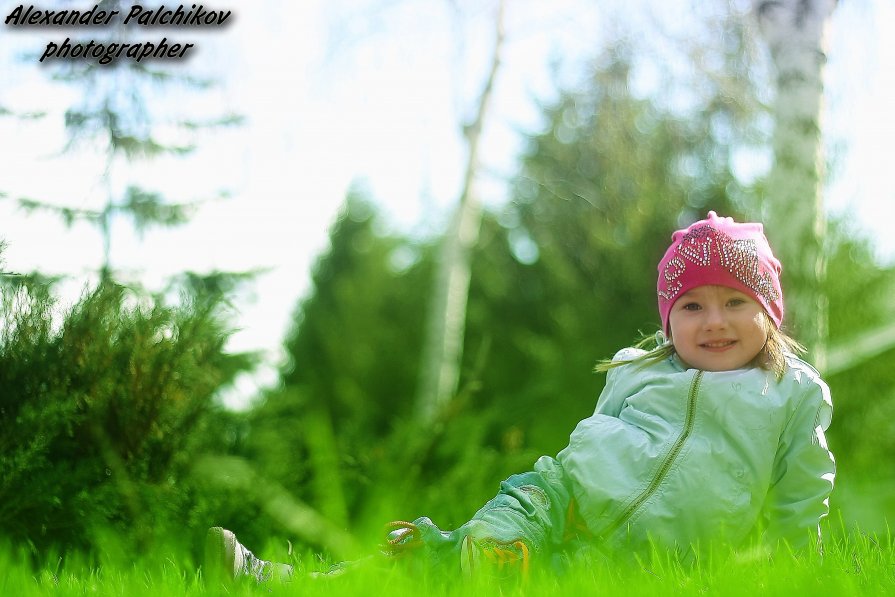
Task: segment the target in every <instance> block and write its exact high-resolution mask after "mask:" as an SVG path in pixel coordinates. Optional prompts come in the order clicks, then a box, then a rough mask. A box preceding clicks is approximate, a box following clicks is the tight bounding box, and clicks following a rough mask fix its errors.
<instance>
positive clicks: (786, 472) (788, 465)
mask: <svg viewBox="0 0 895 597" xmlns="http://www.w3.org/2000/svg"><path fill="white" fill-rule="evenodd" d="M832 413H833V407H832V403H831V401H830V394H829V389H828V388H827V386H826V384H825V383H824V382H823V381H821V380H820V379H815V380H813V381H812V383H811V384H810V385H809V387H808V391H807V392H806V393H805V395H804V396H803V398H802V400H801V402H800V404H799V405H798V407H797V409H796V411H795V412H794V413H793V415H792V417H791V418H790V421H789V423H788V424H787V425H786V428H785V429H784V431H783V434H782V436H781V438H780V443H779V445H778V449H777V456H776V459H775V463H774V471H773V477H772V479H771V487H770V490H769V491H768V495H767V498H766V500H765V505H764V523H765V532H764V539H765V542H767V543H770V544H774V543H777V542H779V541H781V540H783V541H786V542H787V543H788V544H789V545H790V546H792V547H796V548H798V547H803V546H804V545H805V544H806V543H808V541H809V536H810V535H816V536H817V537H818V538H819V537H820V530H819V526H818V523H819V521H820V519H821V518H823V517H824V516H826V515H827V513H828V511H829V496H830V492H831V491H832V490H833V480H834V477H835V473H836V465H835V461H834V459H833V454H832V453H831V452H830V450H829V449H828V448H827V441H826V437H825V435H824V431H826V429H827V428H828V427H829V425H830V420H831V418H832Z"/></svg>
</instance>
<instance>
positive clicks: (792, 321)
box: [753, 0, 836, 370]
mask: <svg viewBox="0 0 895 597" xmlns="http://www.w3.org/2000/svg"><path fill="white" fill-rule="evenodd" d="M753 6H754V9H755V13H756V15H757V18H758V23H759V28H760V31H761V34H762V37H763V38H764V40H765V42H766V43H767V45H768V48H769V50H770V55H771V58H772V60H773V62H774V66H775V69H776V81H775V83H776V84H775V89H776V97H775V100H774V105H773V113H774V117H775V128H774V135H773V148H774V166H773V168H772V170H771V173H770V176H769V179H768V190H767V198H768V201H767V203H766V205H765V214H764V215H765V218H766V219H767V221H768V222H769V226H768V228H769V231H768V232H769V236H771V241H772V245H773V246H774V249H775V251H776V252H777V253H778V256H779V257H780V260H781V261H782V263H783V283H784V284H785V293H786V311H787V315H786V319H787V323H788V325H789V327H790V328H791V329H792V330H793V332H794V334H795V336H796V337H797V338H798V339H799V340H800V341H801V342H802V343H803V344H805V346H806V347H807V348H808V351H809V358H810V359H811V360H812V361H813V362H814V363H815V365H816V366H817V367H818V368H819V369H821V370H823V369H824V367H825V361H826V358H825V343H826V335H827V299H826V296H825V294H824V292H823V287H824V272H825V265H824V253H823V244H824V237H825V234H826V219H825V216H824V207H823V193H822V188H821V185H822V182H823V172H824V167H823V162H824V153H823V144H822V142H821V107H822V98H823V89H824V87H823V68H824V64H825V63H826V53H825V49H824V44H825V33H826V29H827V25H828V23H829V20H830V15H831V14H832V12H833V9H834V8H835V6H836V0H755V1H754V4H753Z"/></svg>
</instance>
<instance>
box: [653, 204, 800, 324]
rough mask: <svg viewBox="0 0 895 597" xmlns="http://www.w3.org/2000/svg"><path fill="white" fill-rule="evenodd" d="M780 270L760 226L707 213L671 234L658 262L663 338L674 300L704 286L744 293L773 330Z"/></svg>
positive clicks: (778, 315) (778, 316)
mask: <svg viewBox="0 0 895 597" xmlns="http://www.w3.org/2000/svg"><path fill="white" fill-rule="evenodd" d="M781 269H782V267H781V265H780V262H779V261H778V260H777V258H776V257H774V254H773V253H772V252H771V246H770V245H769V244H768V239H767V238H765V235H764V228H763V227H762V225H761V224H758V223H744V224H740V223H738V222H734V221H733V218H719V217H718V215H717V214H716V213H715V212H713V211H710V212H709V215H708V217H707V218H706V219H705V220H700V221H698V222H696V223H694V224H692V225H691V226H690V227H689V228H686V229H684V230H678V231H677V232H675V233H674V234H673V235H672V236H671V246H670V247H668V250H667V251H666V252H665V256H664V257H663V258H662V261H660V262H659V282H658V284H657V291H658V294H659V315H660V316H661V317H662V329H663V330H664V331H665V333H666V334H668V313H669V312H670V311H671V307H672V306H673V305H674V303H675V301H676V300H677V299H678V297H680V296H681V295H682V294H683V293H685V292H687V291H688V290H690V289H691V288H696V287H697V286H703V285H706V284H713V285H717V286H728V287H730V288H735V289H737V290H739V291H741V292H744V293H746V294H748V295H749V296H751V297H752V298H754V299H755V300H756V301H758V303H759V304H760V305H761V306H762V307H764V310H765V311H766V312H767V314H768V315H769V316H770V317H771V320H773V322H774V324H775V325H776V326H777V327H778V328H779V327H780V323H781V322H782V321H783V290H782V289H781V288H780V270H781Z"/></svg>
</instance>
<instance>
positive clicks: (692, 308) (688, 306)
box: [682, 303, 701, 311]
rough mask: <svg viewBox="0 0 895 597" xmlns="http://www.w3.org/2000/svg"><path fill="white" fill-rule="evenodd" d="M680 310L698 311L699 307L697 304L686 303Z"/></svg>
mask: <svg viewBox="0 0 895 597" xmlns="http://www.w3.org/2000/svg"><path fill="white" fill-rule="evenodd" d="M682 308H683V310H684V311H699V309H700V308H701V307H700V306H699V303H687V304H686V305H684V306H683V307H682Z"/></svg>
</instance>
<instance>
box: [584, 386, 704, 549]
mask: <svg viewBox="0 0 895 597" xmlns="http://www.w3.org/2000/svg"><path fill="white" fill-rule="evenodd" d="M702 374H703V371H697V372H696V375H694V376H693V381H691V382H690V389H689V391H688V394H687V414H686V416H685V417H684V428H683V429H682V430H681V434H680V435H679V436H678V438H677V439H676V440H675V442H674V445H672V446H671V449H670V450H669V451H668V454H666V455H665V459H664V460H663V461H662V465H661V466H660V467H659V470H658V472H657V473H656V476H655V477H653V480H652V481H650V484H649V485H648V486H647V488H646V489H644V490H643V492H642V493H641V494H640V495H639V496H637V498H636V499H635V500H634V501H633V502H631V503H630V505H628V507H627V508H625V510H624V512H622V514H621V516H619V517H618V518H617V519H616V520H615V521H614V522H613V523H612V524H610V525H609V526H608V527H606V529H605V530H604V531H603V532H602V533H600V535H601V536H602V537H608V536H609V535H611V534H612V533H614V532H615V531H617V530H618V529H619V527H621V526H622V525H623V524H624V523H625V522H627V521H628V520H629V519H630V518H631V517H632V516H633V515H634V513H635V512H637V510H638V509H639V508H640V506H642V505H643V503H644V502H646V500H648V499H649V498H650V497H651V496H652V495H653V494H654V493H655V492H656V490H657V489H659V485H661V484H662V481H664V480H665V477H666V476H667V475H668V471H669V470H671V466H672V465H673V464H674V461H675V460H676V459H677V457H678V454H680V452H681V450H682V449H683V447H684V443H686V441H687V438H688V437H690V433H692V432H693V424H694V420H695V419H696V400H697V398H698V397H699V384H700V382H701V381H702Z"/></svg>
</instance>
